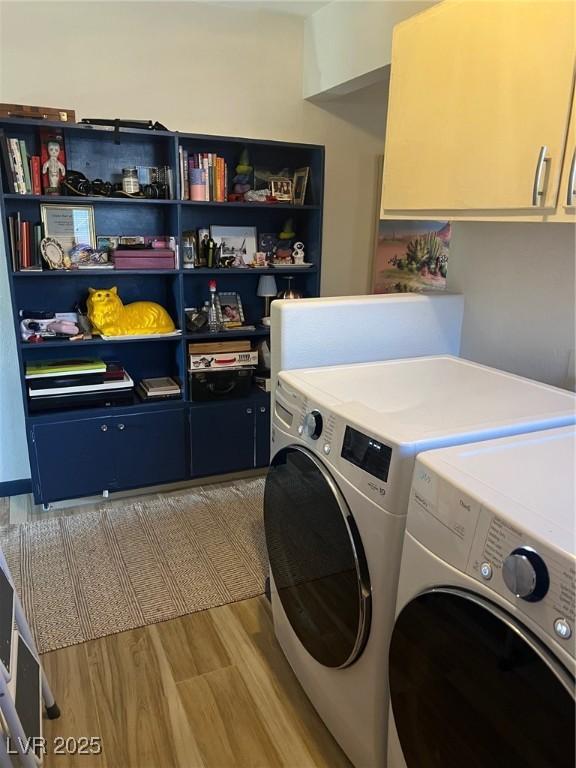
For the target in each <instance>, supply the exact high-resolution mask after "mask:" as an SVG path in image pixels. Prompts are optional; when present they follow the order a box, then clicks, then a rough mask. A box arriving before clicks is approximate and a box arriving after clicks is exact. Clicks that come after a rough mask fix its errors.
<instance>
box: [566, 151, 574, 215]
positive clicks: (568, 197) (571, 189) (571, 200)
mask: <svg viewBox="0 0 576 768" xmlns="http://www.w3.org/2000/svg"><path fill="white" fill-rule="evenodd" d="M574 185H576V147H574V152H573V153H572V163H571V164H570V173H569V174H568V194H567V195H566V205H568V206H572V205H574V195H575V194H576V190H575V189H574Z"/></svg>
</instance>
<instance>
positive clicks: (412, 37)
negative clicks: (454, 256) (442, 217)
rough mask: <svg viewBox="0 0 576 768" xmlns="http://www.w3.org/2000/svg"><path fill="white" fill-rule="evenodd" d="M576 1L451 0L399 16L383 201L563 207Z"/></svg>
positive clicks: (442, 206) (407, 205) (386, 206)
mask: <svg viewBox="0 0 576 768" xmlns="http://www.w3.org/2000/svg"><path fill="white" fill-rule="evenodd" d="M575 7H576V4H575V3H574V2H573V0H492V1H490V0H445V2H443V3H441V4H439V5H438V6H436V7H434V8H432V9H430V10H429V11H426V12H424V13H422V14H419V15H418V16H415V17H413V18H411V19H408V20H407V21H405V22H403V23H401V24H399V25H398V26H397V27H395V29H394V38H393V49H392V71H391V83H390V100H389V107H388V124H387V130H386V145H385V157H384V175H383V195H382V210H383V213H384V212H389V211H417V210H437V211H458V210H461V211H470V210H477V211H479V212H480V211H487V210H500V211H504V210H508V211H513V210H517V211H523V212H526V211H529V210H532V211H534V209H535V208H537V209H539V210H540V211H545V210H553V209H554V208H555V207H556V204H557V198H558V188H559V182H560V171H561V167H562V159H563V151H564V145H565V140H566V131H567V127H568V119H569V112H570V105H571V98H572V88H573V80H574V59H575ZM539 159H540V161H541V162H540V169H541V173H538V172H537V166H538V163H539ZM537 176H539V177H540V178H539V185H538V187H537V188H536V190H535V179H536V177H537ZM535 192H536V196H535V198H534V197H533V195H534V194H535ZM540 193H541V194H540Z"/></svg>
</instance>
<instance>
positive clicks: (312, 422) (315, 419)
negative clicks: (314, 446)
mask: <svg viewBox="0 0 576 768" xmlns="http://www.w3.org/2000/svg"><path fill="white" fill-rule="evenodd" d="M323 426H324V422H323V420H322V414H321V413H320V411H310V413H307V414H306V418H305V419H304V431H305V432H306V434H307V435H308V437H311V438H312V440H318V438H319V437H320V435H321V434H322V427H323Z"/></svg>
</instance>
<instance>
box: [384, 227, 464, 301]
mask: <svg viewBox="0 0 576 768" xmlns="http://www.w3.org/2000/svg"><path fill="white" fill-rule="evenodd" d="M451 229H452V228H451V224H450V222H449V221H392V220H390V221H389V220H387V219H386V220H381V221H380V223H379V226H378V242H377V243H376V252H375V254H374V266H373V270H372V293H421V292H423V291H435V290H444V289H445V288H446V274H447V271H448V256H449V251H450V236H451Z"/></svg>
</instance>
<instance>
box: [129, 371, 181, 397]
mask: <svg viewBox="0 0 576 768" xmlns="http://www.w3.org/2000/svg"><path fill="white" fill-rule="evenodd" d="M136 391H137V392H138V394H139V395H140V397H141V398H142V399H143V400H171V399H173V398H178V397H180V393H181V389H180V385H179V384H178V382H177V381H176V380H175V379H173V378H171V377H170V376H161V377H159V378H156V379H142V381H141V382H140V384H138V387H137V388H136Z"/></svg>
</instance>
